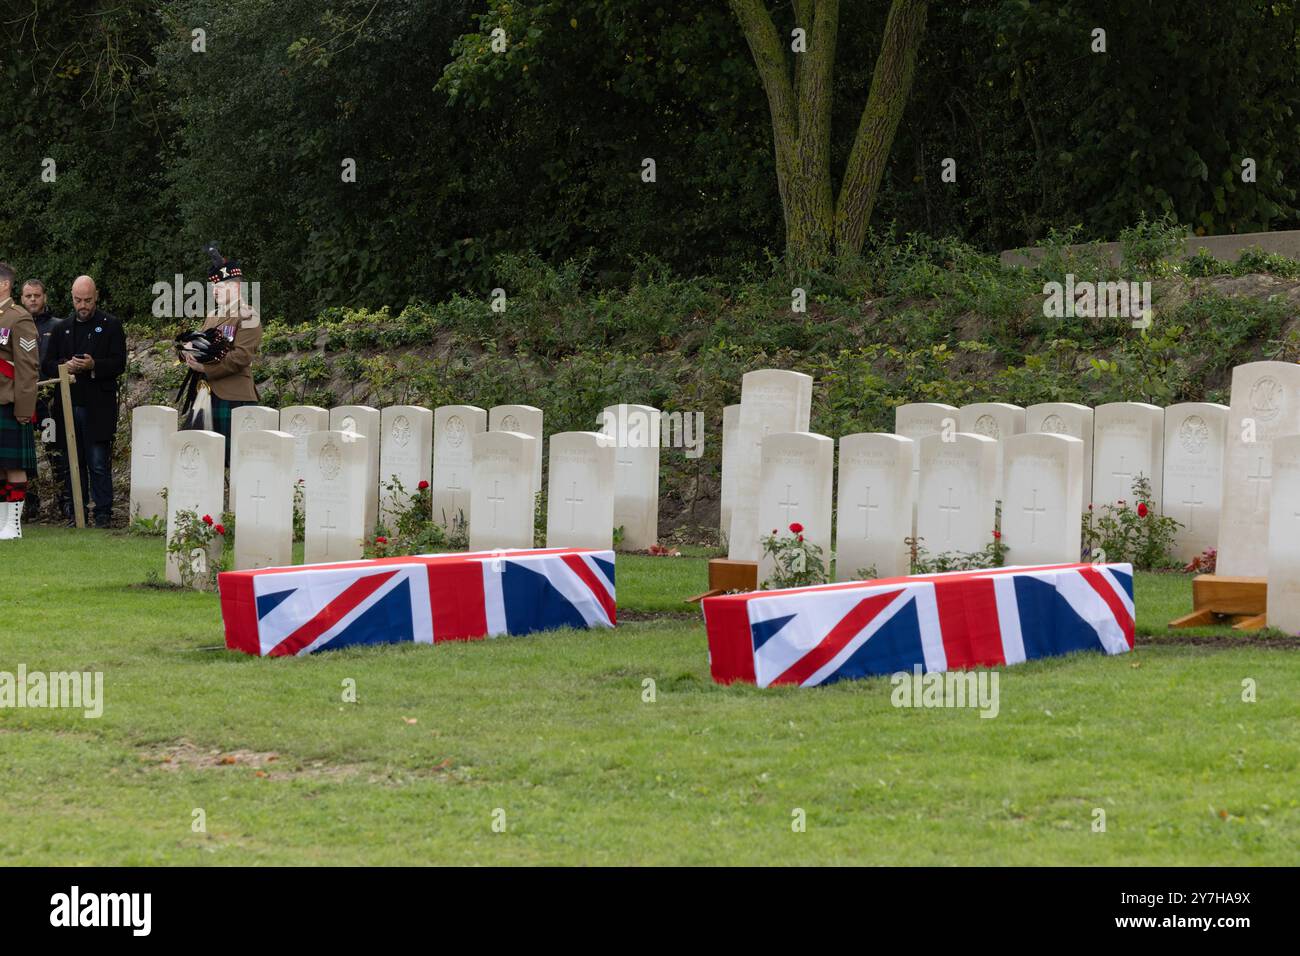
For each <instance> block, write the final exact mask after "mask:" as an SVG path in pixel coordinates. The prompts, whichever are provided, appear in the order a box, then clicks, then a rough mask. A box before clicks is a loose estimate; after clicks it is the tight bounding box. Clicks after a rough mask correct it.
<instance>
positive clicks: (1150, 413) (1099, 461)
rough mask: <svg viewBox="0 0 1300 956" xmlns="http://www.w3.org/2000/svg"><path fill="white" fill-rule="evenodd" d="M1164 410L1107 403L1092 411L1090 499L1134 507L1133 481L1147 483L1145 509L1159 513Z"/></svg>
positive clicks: (1136, 403)
mask: <svg viewBox="0 0 1300 956" xmlns="http://www.w3.org/2000/svg"><path fill="white" fill-rule="evenodd" d="M1164 448H1165V410H1164V409H1163V408H1160V407H1159V406H1158V405H1147V404H1145V403H1144V402H1111V403H1110V404H1109V405H1098V406H1097V408H1096V409H1094V411H1093V441H1092V500H1093V501H1094V502H1096V504H1097V507H1098V508H1101V507H1103V506H1105V505H1117V506H1118V503H1119V502H1120V501H1123V502H1126V503H1127V504H1128V506H1129V507H1130V508H1131V507H1135V502H1134V500H1133V482H1134V481H1135V480H1137V477H1138V475H1139V474H1141V475H1145V476H1146V477H1147V478H1148V479H1150V481H1151V500H1150V501H1149V502H1147V504H1148V506H1151V507H1154V508H1156V510H1159V509H1160V507H1161V504H1160V502H1161V491H1160V490H1161V488H1162V487H1164V477H1165V466H1164Z"/></svg>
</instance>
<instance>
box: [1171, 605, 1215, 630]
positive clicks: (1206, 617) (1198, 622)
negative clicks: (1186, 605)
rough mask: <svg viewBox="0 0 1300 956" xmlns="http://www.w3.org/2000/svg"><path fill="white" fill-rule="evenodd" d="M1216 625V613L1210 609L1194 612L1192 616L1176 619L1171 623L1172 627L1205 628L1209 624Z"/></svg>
mask: <svg viewBox="0 0 1300 956" xmlns="http://www.w3.org/2000/svg"><path fill="white" fill-rule="evenodd" d="M1213 623H1215V616H1214V612H1213V611H1211V610H1208V609H1202V610H1199V611H1193V612H1192V613H1191V614H1184V615H1183V616H1182V617H1176V618H1174V619H1173V620H1172V621H1170V622H1169V626H1170V627H1203V626H1205V625H1207V624H1213Z"/></svg>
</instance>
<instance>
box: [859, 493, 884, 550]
mask: <svg viewBox="0 0 1300 956" xmlns="http://www.w3.org/2000/svg"><path fill="white" fill-rule="evenodd" d="M858 510H859V511H861V512H862V537H864V538H870V537H871V512H873V511H879V510H880V505H873V504H872V503H871V486H870V485H867V488H866V491H865V492H864V493H863V496H862V502H861V503H860V504H859V505H858Z"/></svg>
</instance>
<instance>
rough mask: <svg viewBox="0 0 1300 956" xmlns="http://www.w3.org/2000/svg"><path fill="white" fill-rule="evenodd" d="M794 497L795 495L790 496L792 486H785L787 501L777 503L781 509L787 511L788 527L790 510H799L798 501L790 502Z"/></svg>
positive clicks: (786, 520) (786, 521)
mask: <svg viewBox="0 0 1300 956" xmlns="http://www.w3.org/2000/svg"><path fill="white" fill-rule="evenodd" d="M792 497H793V495H791V494H790V486H789V485H786V486H785V501H778V502H777V506H778V507H781V508H784V509H785V523H786V524H787V525H788V524H789V523H790V509H791V508H798V507H799V502H797V501H791V500H790V499H791V498H792Z"/></svg>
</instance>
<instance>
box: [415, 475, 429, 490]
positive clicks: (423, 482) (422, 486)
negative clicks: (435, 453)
mask: <svg viewBox="0 0 1300 956" xmlns="http://www.w3.org/2000/svg"><path fill="white" fill-rule="evenodd" d="M416 487H417V488H419V489H420V490H421V491H423V490H424V489H425V488H428V487H429V483H428V482H427V481H425V480H424V479H423V478H421V479H420V483H419V484H418V485H416Z"/></svg>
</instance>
